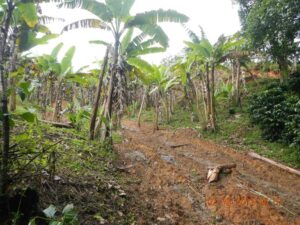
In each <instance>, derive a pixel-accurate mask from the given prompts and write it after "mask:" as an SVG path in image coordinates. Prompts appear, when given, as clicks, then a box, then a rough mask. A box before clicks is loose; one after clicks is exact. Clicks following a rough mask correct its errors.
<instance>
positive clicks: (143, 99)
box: [138, 89, 147, 127]
mask: <svg viewBox="0 0 300 225" xmlns="http://www.w3.org/2000/svg"><path fill="white" fill-rule="evenodd" d="M146 92H147V91H146V89H145V90H144V95H143V98H142V103H141V106H140V111H139V115H138V126H139V127H141V115H142V111H143V107H144V103H145V98H146Z"/></svg>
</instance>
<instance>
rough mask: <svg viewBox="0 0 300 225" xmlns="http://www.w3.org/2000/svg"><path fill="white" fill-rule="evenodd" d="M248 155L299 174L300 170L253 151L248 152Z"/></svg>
mask: <svg viewBox="0 0 300 225" xmlns="http://www.w3.org/2000/svg"><path fill="white" fill-rule="evenodd" d="M248 155H249V156H251V157H252V158H254V159H259V160H262V161H264V162H267V163H270V164H271V165H273V166H276V167H279V168H280V169H282V170H285V171H287V172H289V173H292V174H296V175H298V176H300V171H299V170H296V169H293V168H291V167H288V166H285V165H282V164H280V163H278V162H275V161H274V160H271V159H268V158H266V157H263V156H260V155H258V154H256V153H254V152H249V153H248Z"/></svg>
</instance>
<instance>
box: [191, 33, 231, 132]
mask: <svg viewBox="0 0 300 225" xmlns="http://www.w3.org/2000/svg"><path fill="white" fill-rule="evenodd" d="M190 32H192V31H190ZM193 34H194V33H193ZM193 36H194V35H193ZM185 44H186V46H187V47H188V50H189V51H188V53H187V54H188V56H189V57H192V58H193V59H194V61H195V62H197V63H198V64H199V65H200V66H199V68H200V69H201V71H202V74H204V77H202V79H203V80H204V81H205V82H204V83H205V89H204V91H205V93H206V96H205V103H206V115H207V128H208V129H210V130H212V131H215V130H216V110H215V71H216V68H217V67H218V66H219V65H220V64H221V63H223V62H224V61H225V60H226V59H227V56H228V53H229V51H230V50H231V48H232V44H231V43H230V42H228V39H227V38H225V37H224V36H220V37H219V39H218V41H217V42H216V43H215V44H214V45H212V44H211V43H210V42H209V41H208V40H207V39H206V38H205V37H202V39H200V40H199V39H198V40H196V41H193V42H191V41H185Z"/></svg>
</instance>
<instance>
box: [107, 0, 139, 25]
mask: <svg viewBox="0 0 300 225" xmlns="http://www.w3.org/2000/svg"><path fill="white" fill-rule="evenodd" d="M134 2H135V0H105V3H106V5H107V7H108V8H109V9H110V11H111V12H112V14H113V16H114V18H120V19H121V20H124V19H126V18H127V17H128V16H130V10H131V8H132V6H133V4H134Z"/></svg>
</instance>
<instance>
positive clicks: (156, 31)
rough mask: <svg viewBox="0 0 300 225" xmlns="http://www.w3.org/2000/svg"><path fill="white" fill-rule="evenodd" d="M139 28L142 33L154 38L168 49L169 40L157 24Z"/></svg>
mask: <svg viewBox="0 0 300 225" xmlns="http://www.w3.org/2000/svg"><path fill="white" fill-rule="evenodd" d="M137 27H138V28H139V29H140V30H141V31H142V32H144V33H145V34H147V35H149V36H150V37H152V39H153V40H155V41H156V42H158V43H159V44H160V45H161V46H162V47H164V48H167V47H168V46H169V38H168V36H167V34H166V33H165V32H164V30H163V29H162V28H161V27H160V26H158V25H155V24H154V25H153V24H146V25H141V26H137Z"/></svg>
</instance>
